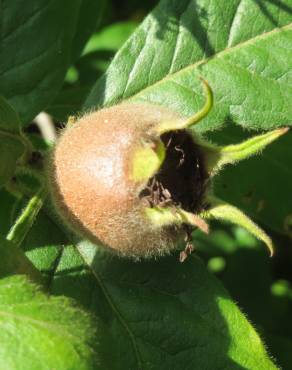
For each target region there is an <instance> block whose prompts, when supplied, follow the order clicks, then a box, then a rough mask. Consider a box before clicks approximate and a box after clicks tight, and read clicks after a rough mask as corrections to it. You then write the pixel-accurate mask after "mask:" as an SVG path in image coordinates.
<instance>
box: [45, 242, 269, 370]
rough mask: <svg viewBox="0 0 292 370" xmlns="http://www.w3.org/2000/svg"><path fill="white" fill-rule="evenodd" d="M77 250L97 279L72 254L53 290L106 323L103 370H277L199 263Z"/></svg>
mask: <svg viewBox="0 0 292 370" xmlns="http://www.w3.org/2000/svg"><path fill="white" fill-rule="evenodd" d="M78 251H79V252H80V253H81V255H82V258H83V259H84V260H85V261H86V263H87V264H88V265H90V270H91V271H92V273H93V275H92V274H91V273H90V270H88V268H86V267H84V262H83V261H82V259H81V258H80V257H79V256H78V254H76V251H75V250H74V248H72V247H68V248H66V249H65V251H64V254H63V257H62V259H61V261H60V264H59V267H58V269H57V271H56V274H55V279H54V283H53V285H52V291H53V292H54V293H57V294H60V293H61V294H64V293H65V294H68V295H69V296H70V295H71V296H73V297H75V299H79V300H80V301H81V302H83V304H85V305H86V306H90V308H91V309H92V310H93V312H95V314H96V315H97V316H98V317H99V318H100V319H101V320H102V321H103V322H104V324H105V327H106V330H105V331H104V335H103V336H102V337H101V343H100V349H101V352H100V355H101V356H102V365H103V368H110V369H121V368H129V369H138V368H139V369H140V368H142V369H158V368H159V369H169V368H171V369H182V368H183V369H193V367H194V365H195V366H196V367H197V368H200V369H201V368H206V369H207V368H208V369H211V368H214V369H217V368H222V367H224V368H226V369H243V368H257V369H275V366H274V365H273V364H272V363H271V362H270V360H269V359H268V357H267V355H266V353H265V350H264V347H263V344H262V343H261V341H260V339H259V337H258V336H257V334H256V332H255V331H254V329H253V328H252V326H251V325H250V324H249V323H248V321H247V320H246V319H245V317H244V316H243V315H242V313H241V312H240V311H239V309H238V308H237V307H236V305H235V304H234V303H233V302H232V301H231V299H230V298H229V296H228V294H227V293H226V291H225V290H224V289H223V288H222V286H221V285H220V284H219V283H218V281H216V280H215V279H214V278H213V277H212V276H211V275H210V274H209V273H208V272H207V271H206V269H205V268H204V266H203V265H202V263H201V262H200V261H199V260H198V259H197V258H190V259H188V260H187V261H186V262H185V263H184V264H181V263H179V260H178V256H177V255H176V256H172V257H167V258H163V259H160V260H159V261H151V262H139V263H134V262H133V261H129V260H125V259H120V258H116V257H113V256H111V255H109V254H108V253H106V252H103V250H99V249H97V248H96V247H95V246H93V245H91V244H89V243H81V244H80V245H79V246H78ZM81 287H84V288H82V289H81ZM108 343H111V350H110V351H109V349H108ZM210 353H212V355H210ZM121 361H122V364H121Z"/></svg>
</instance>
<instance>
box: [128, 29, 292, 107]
mask: <svg viewBox="0 0 292 370" xmlns="http://www.w3.org/2000/svg"><path fill="white" fill-rule="evenodd" d="M290 29H292V23H289V24H287V25H285V26H282V27H276V28H274V29H273V30H271V31H269V32H264V33H262V34H260V35H257V36H255V37H253V38H251V39H248V40H246V41H243V42H241V43H239V44H237V45H235V46H232V47H227V48H226V49H224V50H221V51H219V52H218V53H216V54H213V55H212V56H210V57H208V58H205V59H202V60H199V61H197V62H196V63H193V64H190V65H188V66H187V67H184V68H182V69H180V70H179V71H177V72H174V73H172V74H167V75H166V76H165V77H163V78H162V79H161V80H159V81H156V82H154V83H153V84H152V85H149V86H146V87H145V88H143V89H142V90H140V91H139V92H138V93H135V94H133V95H132V96H129V97H128V98H127V99H124V100H131V99H134V98H137V97H139V96H140V95H143V94H144V93H145V91H147V90H151V89H153V88H155V87H156V86H159V85H160V84H163V83H164V82H166V81H167V80H168V79H169V78H170V76H171V77H174V76H178V75H180V74H182V73H184V72H186V71H188V70H192V69H194V68H197V67H198V66H200V65H203V64H206V63H208V62H209V61H210V60H212V59H215V58H221V57H222V56H224V55H226V54H229V53H231V52H234V50H236V49H240V48H241V47H243V46H246V45H249V44H253V43H255V42H256V41H258V40H260V39H265V38H267V37H269V36H271V35H273V34H274V33H282V32H285V31H287V30H290Z"/></svg>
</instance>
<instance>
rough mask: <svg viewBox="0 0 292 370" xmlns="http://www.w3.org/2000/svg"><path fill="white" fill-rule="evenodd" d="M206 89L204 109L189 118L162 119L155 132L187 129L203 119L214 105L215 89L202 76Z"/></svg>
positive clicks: (160, 133)
mask: <svg viewBox="0 0 292 370" xmlns="http://www.w3.org/2000/svg"><path fill="white" fill-rule="evenodd" d="M200 80H201V81H202V83H203V86H204V90H205V99H206V100H205V104H204V106H203V107H202V109H201V110H200V111H199V112H197V113H196V114H194V115H193V116H192V117H190V118H188V119H181V120H175V121H162V122H161V123H160V124H159V125H158V126H157V127H156V128H155V133H156V134H158V135H162V134H164V133H166V132H169V131H176V130H185V129H187V128H190V127H192V126H193V125H195V124H196V123H198V122H199V121H201V120H202V119H203V118H204V117H206V115H207V114H208V113H209V112H210V110H211V109H212V107H213V91H212V89H211V87H210V85H209V84H208V82H207V81H206V80H204V79H203V78H200Z"/></svg>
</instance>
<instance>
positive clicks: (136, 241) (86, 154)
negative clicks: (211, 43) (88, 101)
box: [49, 104, 183, 258]
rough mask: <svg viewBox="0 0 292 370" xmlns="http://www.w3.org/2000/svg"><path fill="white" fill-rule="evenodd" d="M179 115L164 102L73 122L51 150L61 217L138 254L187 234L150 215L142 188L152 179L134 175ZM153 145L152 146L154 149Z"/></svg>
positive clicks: (165, 247) (161, 249)
mask: <svg viewBox="0 0 292 370" xmlns="http://www.w3.org/2000/svg"><path fill="white" fill-rule="evenodd" d="M174 119H175V120H177V119H179V116H178V115H177V114H176V113H174V112H171V111H169V110H167V109H165V108H163V107H160V106H153V105H150V104H121V105H117V106H114V107H111V108H106V109H102V110H100V111H97V112H94V113H90V114H87V115H85V116H84V117H82V118H81V119H79V120H78V121H77V122H76V123H74V124H72V125H70V126H68V127H67V128H66V129H65V130H64V131H63V133H62V135H61V137H60V138H59V140H58V143H57V145H56V147H55V149H54V151H53V153H52V155H51V159H50V165H49V167H50V170H49V174H50V176H49V180H50V188H51V194H52V199H53V202H54V204H55V208H56V210H57V212H58V214H59V215H60V216H61V218H62V219H63V220H64V221H65V222H66V223H67V224H68V225H69V226H71V228H72V229H73V231H75V232H77V233H78V234H79V235H80V236H82V237H85V238H87V239H89V240H91V241H92V242H94V243H102V244H103V245H105V246H108V247H109V248H111V249H112V250H115V251H118V252H119V253H121V254H123V255H127V256H132V257H137V258H139V257H150V256H153V255H162V254H166V253H168V252H169V251H170V250H172V249H173V248H175V245H176V243H177V240H178V239H179V238H180V237H181V236H182V235H183V232H182V230H180V228H179V227H178V226H176V225H166V226H162V227H160V226H157V225H155V224H153V223H152V222H150V220H148V219H147V217H145V214H144V208H145V207H147V206H148V202H147V201H146V200H144V199H143V197H141V192H142V191H143V189H144V188H145V186H146V185H147V183H148V180H149V179H148V178H145V179H138V180H136V179H135V178H133V165H134V164H133V158H135V153H137V151H139V149H140V148H143V147H145V145H146V146H147V147H150V148H154V150H155V147H156V146H157V145H158V144H159V136H158V135H154V134H153V133H152V131H153V128H155V127H156V126H157V125H158V124H159V123H160V122H162V121H168V120H171V121H172V120H174ZM151 150H152V149H151Z"/></svg>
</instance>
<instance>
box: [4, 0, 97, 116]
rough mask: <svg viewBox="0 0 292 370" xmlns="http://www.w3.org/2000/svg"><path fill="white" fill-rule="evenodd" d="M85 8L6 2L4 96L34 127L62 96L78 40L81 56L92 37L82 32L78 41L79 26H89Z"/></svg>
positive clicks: (65, 2)
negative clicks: (66, 74) (85, 22)
mask: <svg viewBox="0 0 292 370" xmlns="http://www.w3.org/2000/svg"><path fill="white" fill-rule="evenodd" d="M82 4H83V6H84V4H88V1H85V2H84V3H83V2H82V1H81V0H72V1H70V0H62V1H56V0H53V1H49V2H48V1H46V0H32V1H30V4H29V6H27V2H26V1H24V0H17V1H14V2H11V1H7V0H4V1H3V2H2V16H1V19H2V33H1V38H0V43H1V52H0V61H1V62H0V91H1V93H2V94H3V95H4V96H6V97H7V99H8V100H9V102H10V103H11V104H12V106H13V107H14V108H15V109H16V111H17V112H19V115H20V118H21V121H22V123H29V122H30V121H31V119H32V118H34V116H36V114H38V113H39V112H40V111H41V110H42V109H44V108H45V107H46V106H47V105H48V103H49V102H50V101H51V100H52V99H53V98H54V97H55V96H56V94H57V92H58V90H59V89H60V88H61V86H62V83H63V79H64V76H65V72H66V69H67V68H68V66H69V63H70V61H71V49H72V44H73V40H74V42H75V44H74V47H76V50H75V51H74V53H75V54H76V53H77V51H79V50H80V48H81V46H82V44H83V43H84V41H85V38H86V37H87V36H88V32H87V31H86V33H83V32H81V33H80V30H79V28H78V31H79V34H78V37H77V36H76V37H75V32H76V27H77V23H78V22H79V21H80V23H79V26H78V27H81V26H82V24H83V22H84V18H83V17H84V14H83V12H82V17H81V18H80V19H79V11H80V8H81V5H82ZM94 8H96V5H95V4H94ZM82 9H84V7H83V8H82ZM90 22H92V20H91V21H90ZM90 29H91V27H90ZM85 36H86V37H85ZM74 38H75V39H74Z"/></svg>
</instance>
